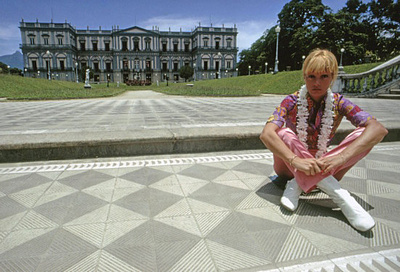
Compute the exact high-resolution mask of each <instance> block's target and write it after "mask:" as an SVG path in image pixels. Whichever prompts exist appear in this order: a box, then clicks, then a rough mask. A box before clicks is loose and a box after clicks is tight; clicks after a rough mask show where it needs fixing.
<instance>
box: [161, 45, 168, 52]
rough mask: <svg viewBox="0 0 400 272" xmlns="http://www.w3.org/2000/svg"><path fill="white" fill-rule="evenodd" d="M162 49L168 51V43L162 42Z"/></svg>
mask: <svg viewBox="0 0 400 272" xmlns="http://www.w3.org/2000/svg"><path fill="white" fill-rule="evenodd" d="M162 51H163V52H167V43H163V44H162Z"/></svg>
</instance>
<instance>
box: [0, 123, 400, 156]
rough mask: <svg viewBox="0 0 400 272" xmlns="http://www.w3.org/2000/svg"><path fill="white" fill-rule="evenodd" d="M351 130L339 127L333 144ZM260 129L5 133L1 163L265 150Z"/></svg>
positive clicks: (393, 136)
mask: <svg viewBox="0 0 400 272" xmlns="http://www.w3.org/2000/svg"><path fill="white" fill-rule="evenodd" d="M353 129H354V128H350V127H348V126H344V128H339V129H338V130H337V133H336V136H335V138H334V139H333V142H332V144H333V145H336V144H338V143H340V141H342V140H343V139H344V138H345V137H346V136H347V135H348V134H349V133H350V132H351V131H352V130H353ZM387 129H388V130H389V134H388V135H387V136H386V137H385V139H384V140H383V142H392V141H398V140H400V127H387ZM261 130H262V127H261V128H260V127H213V128H191V129H185V128H179V129H173V130H172V129H163V130H147V131H139V132H130V131H122V132H109V131H108V132H102V133H99V132H86V133H62V134H46V135H24V136H19V137H15V136H6V137H4V142H6V143H9V144H2V145H1V144H0V163H11V162H27V161H47V160H67V159H88V158H106V157H127V156H143V155H161V154H164V155H165V154H183V153H204V152H218V151H235V150H256V149H265V146H264V145H263V144H262V142H261V141H260V139H259V135H260V133H261ZM7 138H8V139H7Z"/></svg>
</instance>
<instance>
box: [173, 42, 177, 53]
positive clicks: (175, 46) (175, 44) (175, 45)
mask: <svg viewBox="0 0 400 272" xmlns="http://www.w3.org/2000/svg"><path fill="white" fill-rule="evenodd" d="M174 52H178V44H177V43H174Z"/></svg>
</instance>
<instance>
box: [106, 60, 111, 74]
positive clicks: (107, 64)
mask: <svg viewBox="0 0 400 272" xmlns="http://www.w3.org/2000/svg"><path fill="white" fill-rule="evenodd" d="M106 71H107V72H111V62H106Z"/></svg>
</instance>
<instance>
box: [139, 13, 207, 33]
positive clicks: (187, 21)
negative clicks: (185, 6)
mask: <svg viewBox="0 0 400 272" xmlns="http://www.w3.org/2000/svg"><path fill="white" fill-rule="evenodd" d="M201 21H204V18H201V17H197V18H196V17H182V16H179V15H168V16H156V17H152V18H149V19H147V20H145V21H144V22H143V25H144V28H146V29H152V27H153V26H157V27H158V28H159V29H160V31H168V30H169V28H171V31H179V30H180V29H181V28H182V31H191V30H194V28H195V27H196V26H198V25H199V22H201Z"/></svg>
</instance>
